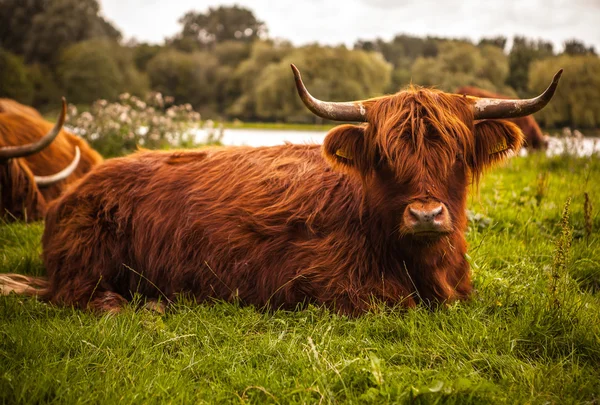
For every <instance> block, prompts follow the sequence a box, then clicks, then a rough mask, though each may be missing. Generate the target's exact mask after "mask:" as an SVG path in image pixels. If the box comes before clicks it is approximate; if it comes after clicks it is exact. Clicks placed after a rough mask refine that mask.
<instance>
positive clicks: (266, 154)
mask: <svg viewBox="0 0 600 405" xmlns="http://www.w3.org/2000/svg"><path fill="white" fill-rule="evenodd" d="M293 70H294V74H295V77H296V85H297V87H298V91H299V93H300V96H301V98H302V100H303V102H304V103H305V104H306V105H307V106H308V108H309V109H310V110H311V111H313V112H314V113H315V114H317V115H319V116H321V117H323V118H326V119H333V120H340V121H362V122H364V124H361V125H341V126H338V127H336V128H334V129H332V130H331V131H330V132H329V134H328V135H327V137H326V139H325V142H324V144H323V146H322V147H321V146H318V145H290V144H287V145H283V146H276V147H261V148H248V147H236V148H226V149H214V150H202V151H195V152H185V151H181V152H139V153H137V154H135V155H133V156H130V157H125V158H119V159H112V160H109V161H107V162H106V163H104V164H103V165H101V166H98V167H97V168H96V169H94V170H93V171H92V172H91V173H90V174H89V175H88V176H87V177H86V178H84V179H83V181H82V182H81V183H79V184H78V185H77V186H76V187H74V188H72V189H70V190H68V191H67V192H66V193H65V194H64V195H63V196H62V197H61V198H60V199H59V200H58V201H57V203H55V204H53V205H52V207H51V208H50V209H49V211H48V214H47V216H46V229H45V232H44V236H43V245H44V253H43V260H44V263H45V265H46V270H47V273H48V278H47V279H41V278H31V277H29V278H23V276H10V275H8V276H4V280H3V283H4V287H3V288H4V290H5V292H6V291H9V290H14V291H16V292H22V293H28V294H38V295H39V296H40V297H41V298H43V299H45V300H48V301H50V302H52V303H55V304H58V305H69V306H70V305H73V306H76V307H80V308H86V307H87V308H91V309H94V310H101V311H118V310H119V308H120V307H121V306H122V305H123V304H124V303H126V302H127V300H129V299H130V298H131V297H132V295H133V294H135V293H139V294H142V295H143V296H144V297H146V298H147V299H148V300H150V301H152V300H157V299H162V300H163V301H167V302H168V301H170V300H172V299H174V298H175V297H176V295H178V294H183V295H186V296H190V297H192V298H194V299H196V300H198V301H204V300H210V299H214V298H216V299H223V300H239V302H241V303H242V304H250V305H255V306H258V307H270V308H287V309H295V308H296V307H297V306H298V305H302V304H306V303H309V302H312V303H316V304H323V305H325V306H328V307H331V308H333V309H334V310H336V311H338V312H340V313H343V314H351V315H358V314H361V313H363V312H365V311H368V310H369V309H371V308H372V305H373V303H376V302H384V303H387V304H389V305H401V306H404V307H411V306H414V305H417V304H418V303H425V304H429V303H436V302H437V303H439V302H442V303H444V302H450V301H452V300H456V299H463V298H466V297H468V295H469V293H470V292H471V288H472V287H471V280H470V271H469V264H468V262H467V261H466V259H465V253H466V249H467V244H466V242H465V237H464V231H465V227H466V222H467V220H466V216H465V205H466V199H467V187H468V185H469V183H470V182H471V181H472V180H473V179H474V180H475V181H476V180H477V179H478V178H479V176H480V175H481V174H482V173H483V171H484V170H485V169H486V168H488V167H490V166H491V165H493V164H494V163H496V162H498V161H500V160H502V159H503V158H504V157H505V156H506V155H507V154H509V153H512V152H514V151H516V150H518V149H519V147H520V146H521V143H522V133H521V131H520V130H519V128H518V127H517V126H516V125H515V124H513V123H511V122H507V121H497V120H493V119H494V118H511V117H516V116H522V115H527V114H531V113H533V112H535V111H538V110H539V109H541V108H543V107H544V106H545V105H546V104H547V103H548V102H549V101H550V99H551V97H552V95H553V94H554V91H555V89H556V86H557V84H558V79H559V76H560V72H559V73H558V74H557V75H556V76H555V78H554V80H553V82H552V84H551V85H550V87H549V88H548V89H547V90H546V91H545V92H544V93H543V94H542V95H540V96H539V97H537V98H535V99H530V100H490V99H477V98H474V97H466V96H460V95H456V94H446V93H443V92H441V91H437V90H430V89H425V88H418V87H410V88H408V89H406V90H404V91H401V92H399V93H397V94H394V95H390V96H386V97H380V98H375V99H369V100H365V101H359V102H349V103H333V102H323V101H319V100H317V99H315V98H313V97H312V96H311V95H310V94H309V93H308V92H307V90H306V88H305V87H304V85H303V83H302V81H301V79H300V73H299V72H298V71H297V69H296V68H295V67H293Z"/></svg>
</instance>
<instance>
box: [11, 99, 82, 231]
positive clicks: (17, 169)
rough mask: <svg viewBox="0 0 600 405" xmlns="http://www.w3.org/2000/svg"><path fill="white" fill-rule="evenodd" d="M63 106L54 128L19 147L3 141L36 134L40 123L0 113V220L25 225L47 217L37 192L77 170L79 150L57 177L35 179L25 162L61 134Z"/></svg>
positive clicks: (24, 116) (40, 195)
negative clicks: (14, 221) (26, 157)
mask: <svg viewBox="0 0 600 405" xmlns="http://www.w3.org/2000/svg"><path fill="white" fill-rule="evenodd" d="M65 112H66V105H65V103H64V102H63V109H62V111H61V115H60V116H59V119H58V121H57V123H56V125H55V126H54V127H53V128H52V129H51V130H50V131H49V132H48V133H47V134H45V135H44V136H42V137H40V138H39V139H38V140H37V141H36V142H33V143H29V144H26V145H19V146H6V145H5V144H4V140H5V139H7V138H15V137H19V136H20V134H22V133H26V132H35V131H37V129H38V128H37V126H38V125H39V122H37V121H34V120H32V119H31V118H30V117H28V116H26V115H21V114H14V113H8V112H0V218H2V219H4V220H13V219H22V220H25V221H30V220H34V221H35V220H39V219H42V218H43V216H44V214H45V213H46V199H45V198H44V196H43V195H42V193H41V191H40V190H43V189H44V187H50V186H52V185H53V184H55V183H57V182H60V181H62V180H64V179H66V178H67V177H69V176H70V175H71V174H72V173H73V172H74V171H75V169H76V168H77V165H78V163H79V158H80V151H79V147H77V146H75V157H74V158H73V160H72V161H71V162H70V164H69V165H68V166H67V167H65V168H63V170H61V171H60V172H58V173H55V174H52V175H49V176H36V175H34V174H33V173H32V170H31V168H30V167H29V165H28V164H27V161H26V160H25V159H24V157H25V156H31V155H33V154H36V153H40V151H42V150H43V149H44V148H47V147H48V146H49V145H50V144H51V143H52V142H53V141H54V140H55V138H56V137H57V135H58V134H59V133H60V130H61V128H62V125H63V123H64V119H65Z"/></svg>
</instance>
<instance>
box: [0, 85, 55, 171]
mask: <svg viewBox="0 0 600 405" xmlns="http://www.w3.org/2000/svg"><path fill="white" fill-rule="evenodd" d="M66 115H67V101H66V100H65V98H64V97H63V98H62V109H61V111H60V114H59V116H58V120H57V121H56V124H55V125H54V127H53V128H52V129H51V130H50V132H48V133H47V134H46V135H44V136H43V137H42V138H40V139H39V140H37V141H36V142H34V143H30V144H28V145H21V146H4V147H2V148H0V160H7V159H13V158H18V157H24V156H29V155H33V154H34V153H37V152H39V151H41V150H42V149H44V148H45V147H46V146H48V145H50V144H51V143H52V141H53V140H54V138H56V136H57V135H58V134H59V133H60V130H61V129H62V126H63V124H64V123H65V117H66Z"/></svg>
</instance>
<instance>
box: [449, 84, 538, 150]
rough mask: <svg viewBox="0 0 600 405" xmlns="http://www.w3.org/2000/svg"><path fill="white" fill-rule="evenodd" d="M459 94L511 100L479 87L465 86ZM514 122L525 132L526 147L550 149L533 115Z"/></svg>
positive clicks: (513, 119)
mask: <svg viewBox="0 0 600 405" xmlns="http://www.w3.org/2000/svg"><path fill="white" fill-rule="evenodd" d="M456 93H457V94H466V95H467V96H474V97H482V98H504V99H507V98H510V97H506V96H503V95H501V94H495V93H492V92H491V91H487V90H483V89H480V88H479V87H472V86H465V87H461V88H460V89H458V90H456ZM508 121H512V122H514V123H515V124H517V126H518V127H519V128H521V131H523V135H525V146H527V147H529V148H531V149H546V148H548V140H547V139H546V138H545V137H544V134H542V130H541V129H540V126H539V125H538V123H537V121H536V120H535V118H533V115H528V116H526V117H520V118H511V119H509V120H508Z"/></svg>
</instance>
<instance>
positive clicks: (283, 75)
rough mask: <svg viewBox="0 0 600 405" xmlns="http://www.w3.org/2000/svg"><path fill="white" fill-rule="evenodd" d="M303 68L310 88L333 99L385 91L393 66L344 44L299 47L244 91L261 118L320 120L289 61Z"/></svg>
mask: <svg viewBox="0 0 600 405" xmlns="http://www.w3.org/2000/svg"><path fill="white" fill-rule="evenodd" d="M292 62H293V63H295V64H296V65H297V66H298V68H299V69H300V70H301V71H302V75H303V79H304V81H305V83H306V85H307V87H308V89H309V90H310V91H311V92H312V93H313V95H314V96H315V97H317V98H321V99H325V100H332V101H348V100H356V99H365V98H370V97H374V96H377V95H380V94H382V93H383V92H384V91H385V89H386V87H387V85H388V83H389V77H390V72H391V66H390V64H389V63H387V62H386V61H385V60H384V59H383V58H382V57H381V55H379V54H377V53H373V52H364V51H359V50H348V49H346V48H345V47H343V46H342V47H334V48H330V47H322V46H319V45H310V46H306V47H302V48H298V49H296V50H294V51H293V52H292V53H290V54H289V55H288V56H287V57H285V58H284V59H282V60H281V61H280V62H278V63H271V64H269V65H268V66H267V67H266V68H264V70H263V71H262V72H261V73H260V75H259V76H258V77H257V78H256V80H255V85H254V91H253V92H252V93H250V94H249V95H246V94H244V95H243V96H242V97H246V102H247V103H248V106H249V107H250V108H251V109H252V112H253V114H255V116H256V117H258V118H259V119H262V120H279V121H305V122H315V121H320V119H319V118H317V117H315V116H314V115H313V114H312V113H311V112H310V111H308V110H307V109H306V107H305V106H304V105H303V104H302V102H301V101H300V99H299V97H298V95H297V93H296V89H295V86H294V80H293V76H292V72H291V70H290V63H292Z"/></svg>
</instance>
